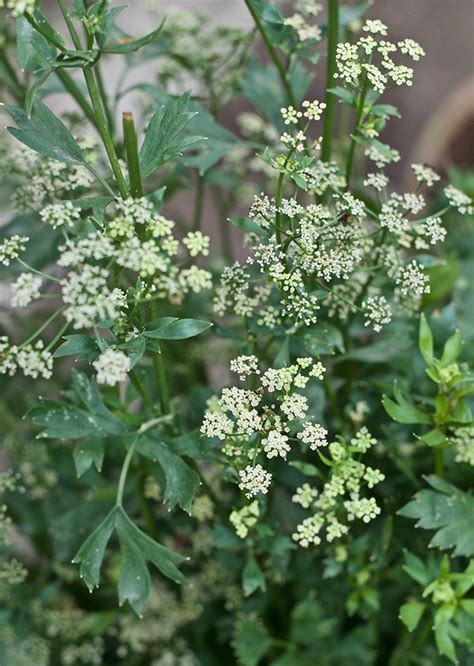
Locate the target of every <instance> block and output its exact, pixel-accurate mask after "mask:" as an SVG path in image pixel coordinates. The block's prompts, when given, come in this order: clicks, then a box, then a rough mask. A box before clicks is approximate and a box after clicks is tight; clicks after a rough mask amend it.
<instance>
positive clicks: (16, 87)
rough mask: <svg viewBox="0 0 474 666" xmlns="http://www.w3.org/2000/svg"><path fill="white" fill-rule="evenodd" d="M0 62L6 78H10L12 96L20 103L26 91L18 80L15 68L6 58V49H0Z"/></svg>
mask: <svg viewBox="0 0 474 666" xmlns="http://www.w3.org/2000/svg"><path fill="white" fill-rule="evenodd" d="M0 60H1V61H2V64H3V67H4V68H5V71H6V73H7V76H9V77H10V79H11V83H12V84H13V85H12V86H10V87H11V90H12V94H13V95H14V96H15V97H16V99H17V100H18V101H22V100H23V99H24V97H25V92H26V90H25V87H24V86H23V84H22V83H21V81H20V80H19V78H18V76H17V73H16V71H15V68H14V67H13V65H12V64H11V62H10V60H9V58H8V55H7V52H6V49H0Z"/></svg>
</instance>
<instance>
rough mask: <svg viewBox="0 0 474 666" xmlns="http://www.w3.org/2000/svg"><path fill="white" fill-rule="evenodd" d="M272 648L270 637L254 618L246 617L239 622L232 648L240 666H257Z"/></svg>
mask: <svg viewBox="0 0 474 666" xmlns="http://www.w3.org/2000/svg"><path fill="white" fill-rule="evenodd" d="M272 646H273V639H272V637H271V636H270V634H269V633H268V631H267V629H266V628H265V626H264V625H263V624H262V623H261V622H260V621H258V619H257V618H256V617H254V616H247V617H243V618H242V619H241V620H240V622H239V623H238V625H237V630H236V632H235V634H234V639H233V641H232V647H233V648H234V652H235V654H236V657H237V659H238V660H239V663H241V664H242V666H257V664H259V663H260V660H261V659H262V657H263V656H264V655H265V654H266V653H267V652H268V651H269V650H270V648H271V647H272Z"/></svg>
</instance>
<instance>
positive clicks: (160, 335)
mask: <svg viewBox="0 0 474 666" xmlns="http://www.w3.org/2000/svg"><path fill="white" fill-rule="evenodd" d="M211 326H212V324H211V323H210V322H208V321H201V320H200V319H176V318H175V317H162V318H161V319H155V320H154V321H152V322H150V323H149V324H148V325H147V330H146V331H145V332H144V333H143V335H144V336H145V337H147V338H154V339H158V340H186V339H187V338H193V337H194V336H196V335H199V334H200V333H203V332H204V331H207V329H208V328H210V327H211Z"/></svg>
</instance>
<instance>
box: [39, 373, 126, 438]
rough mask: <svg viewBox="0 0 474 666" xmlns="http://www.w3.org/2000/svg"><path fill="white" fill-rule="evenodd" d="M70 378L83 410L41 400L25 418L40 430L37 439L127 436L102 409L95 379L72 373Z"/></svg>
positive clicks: (120, 425) (65, 404) (119, 425)
mask: <svg viewBox="0 0 474 666" xmlns="http://www.w3.org/2000/svg"><path fill="white" fill-rule="evenodd" d="M72 378H73V390H74V393H75V395H76V397H77V400H78V402H79V403H82V404H83V407H79V406H78V405H77V404H69V403H62V402H56V401H53V400H40V402H39V404H38V405H36V406H35V407H33V408H32V409H30V410H29V412H28V413H27V415H26V416H27V418H28V419H30V420H31V421H32V422H33V423H35V424H36V425H38V426H41V427H42V428H43V430H42V431H41V432H40V434H39V435H38V437H39V438H51V439H62V440H68V439H81V438H82V437H104V436H107V435H110V436H112V435H124V434H126V433H127V429H126V427H125V425H124V424H123V423H122V422H121V421H120V420H119V419H118V418H117V417H116V416H114V415H113V414H112V412H111V411H109V410H108V409H107V407H106V406H105V404H104V402H103V400H102V398H101V395H100V393H99V391H98V389H97V385H96V383H95V380H93V379H91V380H89V379H88V378H87V377H86V375H84V374H83V373H81V372H77V371H74V370H73V375H72Z"/></svg>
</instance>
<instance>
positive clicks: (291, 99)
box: [245, 0, 297, 109]
mask: <svg viewBox="0 0 474 666" xmlns="http://www.w3.org/2000/svg"><path fill="white" fill-rule="evenodd" d="M245 4H246V5H247V9H248V10H249V12H250V14H251V15H252V18H253V20H254V23H255V25H256V27H257V30H258V31H259V33H260V35H261V37H262V39H263V42H264V44H265V46H266V48H267V51H268V54H269V56H270V58H271V59H272V60H273V63H274V65H275V67H276V68H277V71H278V75H279V77H280V79H281V82H282V84H283V87H284V88H285V90H286V94H287V95H288V101H289V102H290V104H291V105H292V106H293V107H294V108H295V109H296V106H297V105H296V100H295V96H294V94H293V90H292V89H291V85H290V82H289V81H288V78H287V76H286V70H285V67H284V65H283V63H282V62H281V60H280V58H279V57H278V55H277V52H276V51H275V48H274V46H273V44H272V42H271V40H270V38H269V36H268V35H267V33H266V31H265V28H264V27H263V24H262V22H261V21H260V18H259V17H258V14H257V12H256V11H255V10H254V8H253V7H252V5H251V3H250V1H249V0H245Z"/></svg>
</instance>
